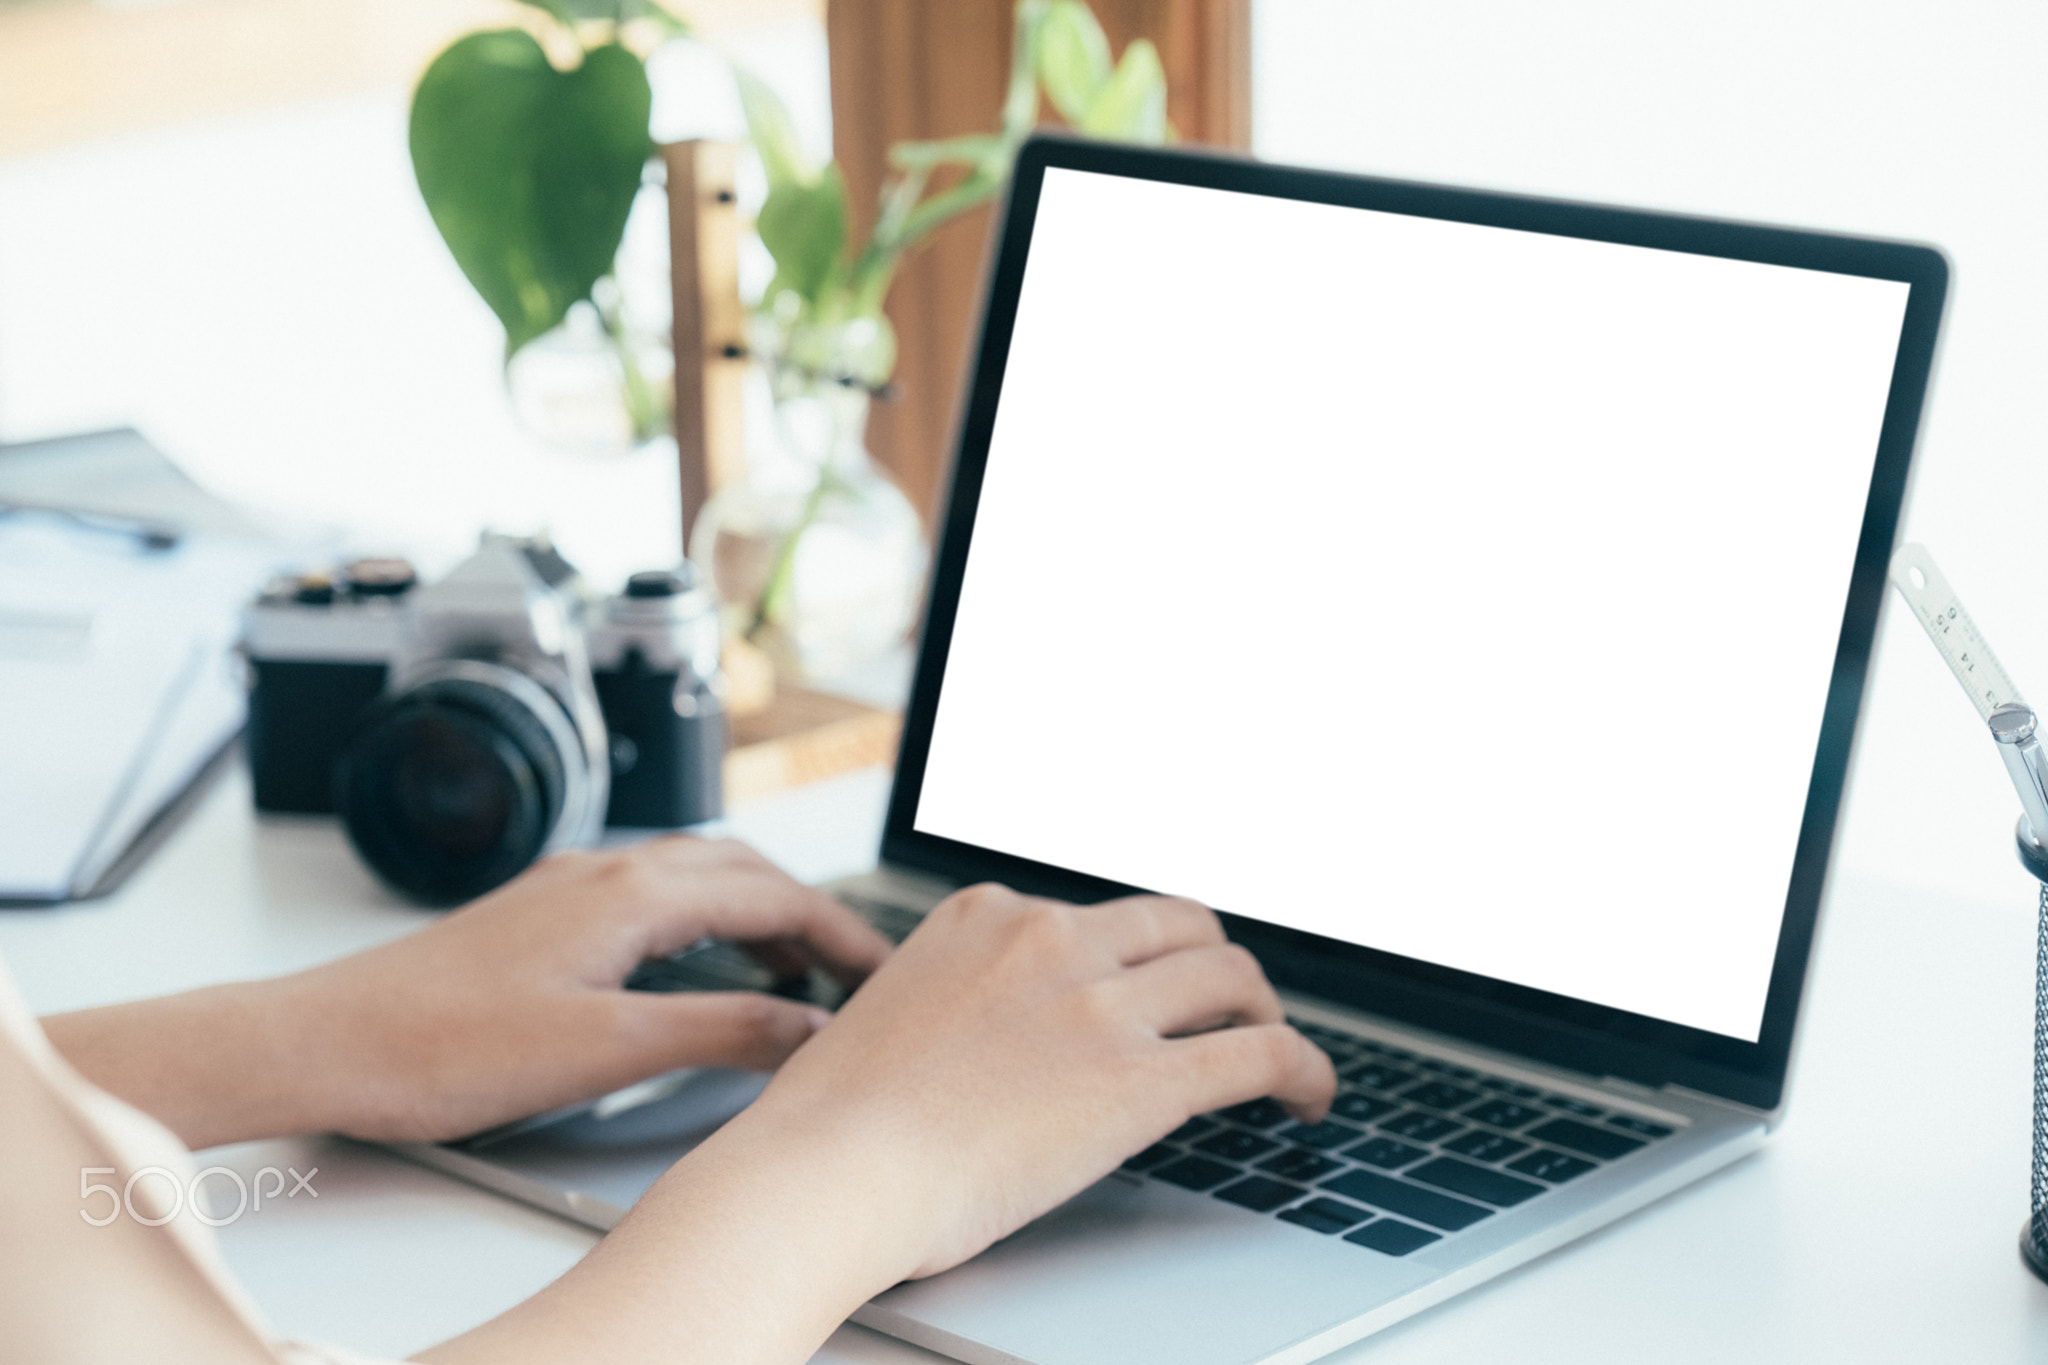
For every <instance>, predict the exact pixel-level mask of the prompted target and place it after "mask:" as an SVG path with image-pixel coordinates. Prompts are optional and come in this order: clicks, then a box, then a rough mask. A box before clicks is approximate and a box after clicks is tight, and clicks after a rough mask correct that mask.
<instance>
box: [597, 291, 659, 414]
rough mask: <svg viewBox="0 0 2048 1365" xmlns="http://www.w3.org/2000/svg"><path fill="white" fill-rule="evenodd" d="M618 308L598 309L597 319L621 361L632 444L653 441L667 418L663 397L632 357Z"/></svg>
mask: <svg viewBox="0 0 2048 1365" xmlns="http://www.w3.org/2000/svg"><path fill="white" fill-rule="evenodd" d="M619 312H620V310H619V309H618V308H616V307H612V308H606V307H605V306H603V305H602V304H599V305H598V309H597V317H598V321H599V323H600V324H601V325H602V326H603V327H604V334H605V335H606V336H607V337H609V338H611V343H612V350H613V351H614V352H616V353H617V355H618V357H619V371H620V375H621V377H622V378H623V379H624V381H625V386H626V419H627V420H628V421H629V422H631V423H632V424H633V443H634V444H635V445H638V444H639V443H640V442H642V441H647V440H651V439H653V438H654V437H656V436H659V435H660V434H661V430H662V427H663V426H664V425H665V423H666V419H667V416H668V414H667V413H666V412H665V411H664V410H663V404H662V401H661V395H660V394H658V393H656V392H655V391H654V386H653V385H652V384H650V383H648V382H647V375H646V374H645V373H644V372H643V371H642V370H641V368H640V358H639V357H638V356H636V355H634V354H633V343H632V341H631V339H630V338H628V337H627V335H626V326H625V322H624V320H623V319H622V318H621V317H620V315H619Z"/></svg>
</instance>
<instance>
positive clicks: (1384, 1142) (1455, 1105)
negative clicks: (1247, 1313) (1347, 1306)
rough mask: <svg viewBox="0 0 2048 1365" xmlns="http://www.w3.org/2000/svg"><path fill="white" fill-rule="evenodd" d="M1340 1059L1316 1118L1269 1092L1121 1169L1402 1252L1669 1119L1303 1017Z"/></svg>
mask: <svg viewBox="0 0 2048 1365" xmlns="http://www.w3.org/2000/svg"><path fill="white" fill-rule="evenodd" d="M1294 1026H1295V1027H1296V1028H1298V1029H1300V1030H1301V1031H1302V1033H1304V1034H1306V1035H1307V1036H1308V1037H1309V1038H1310V1039H1311V1040H1313V1041H1314V1042H1315V1043H1316V1045H1317V1046H1319V1047H1321V1048H1322V1049H1323V1051H1325V1052H1327V1053H1329V1054H1330V1059H1331V1060H1332V1061H1333V1062H1335V1063H1336V1065H1337V1076H1338V1081H1339V1086H1338V1091H1337V1098H1336V1100H1335V1101H1334V1102H1333V1103H1332V1104H1331V1106H1330V1115H1329V1117H1328V1118H1326V1119H1324V1120H1323V1121H1322V1122H1321V1123H1296V1122H1294V1121H1293V1120H1291V1119H1289V1118H1288V1117H1287V1112H1286V1111H1285V1110H1283V1109H1282V1108H1281V1107H1280V1106H1279V1105H1278V1104H1276V1103H1274V1102H1273V1101H1272V1100H1252V1101H1251V1102H1249V1103H1247V1104H1238V1105H1233V1106H1231V1107H1230V1108H1228V1109H1222V1110H1218V1111H1217V1112H1216V1113H1213V1114H1204V1115H1202V1116H1201V1117H1199V1118H1192V1119H1189V1120H1188V1121H1187V1122H1186V1123H1184V1124H1182V1125H1181V1126H1180V1128H1178V1129H1177V1130H1175V1131H1174V1132H1172V1133H1170V1134H1168V1135H1167V1136H1166V1138H1165V1139H1164V1140H1163V1141H1160V1142H1157V1143H1154V1144H1153V1145H1152V1146H1150V1147H1147V1148H1146V1149H1145V1150H1144V1151H1142V1152H1140V1153H1138V1154H1137V1155H1136V1156H1134V1157H1132V1158H1131V1159H1130V1160H1129V1161H1126V1162H1125V1163H1124V1169H1125V1170H1126V1171H1130V1172H1133V1173H1135V1174H1139V1175H1143V1176H1144V1177H1146V1178H1148V1179H1151V1180H1162V1181H1165V1182H1166V1183H1168V1184H1170V1185H1179V1186H1181V1187H1182V1188H1183V1189H1189V1190H1197V1191H1206V1192H1207V1193H1209V1194H1211V1195H1214V1196H1215V1197H1216V1198H1218V1199H1222V1200H1225V1201H1227V1202H1229V1203H1232V1204H1236V1205H1239V1206H1240V1207H1243V1208H1247V1209H1250V1210H1251V1211H1252V1212H1254V1213H1267V1214H1272V1215H1273V1216H1275V1217H1277V1218H1280V1219H1282V1220H1284V1221H1286V1222H1289V1223H1292V1224H1294V1225H1295V1226H1296V1227H1301V1228H1306V1229H1308V1230H1309V1231H1310V1232H1314V1233H1320V1234H1321V1235H1323V1236H1326V1237H1341V1238H1342V1239H1343V1240H1344V1241H1346V1242H1349V1243H1352V1244H1353V1245H1356V1246H1362V1247H1367V1248H1369V1249H1371V1250H1373V1251H1377V1252H1380V1253H1382V1254H1384V1255H1388V1256H1406V1255H1407V1254H1408V1253H1409V1252H1411V1251H1417V1250H1419V1249H1421V1248H1423V1247H1426V1246H1428V1245H1429V1244H1430V1243H1432V1242H1436V1241H1439V1240H1441V1239H1442V1238H1444V1237H1446V1236H1448V1235H1449V1234H1451V1233H1454V1232H1460V1231H1463V1230H1464V1229H1466V1228H1469V1227H1472V1226H1474V1225H1475V1224H1478V1223H1481V1222H1484V1221H1485V1220H1486V1219H1488V1218H1491V1217H1492V1216H1493V1215H1494V1214H1496V1213H1498V1212H1499V1211H1500V1210H1502V1209H1510V1208H1514V1207H1516V1206H1518V1205H1521V1204H1524V1203H1527V1202H1528V1201H1529V1200H1531V1199H1535V1198H1537V1197H1539V1196H1541V1195H1543V1194H1545V1193H1547V1192H1548V1191H1550V1190H1552V1189H1554V1188H1556V1187H1557V1186H1559V1185H1562V1184H1564V1183H1565V1182H1567V1181H1570V1180H1576V1179H1578V1178H1579V1177H1580V1176H1582V1175H1584V1174H1586V1173H1587V1172H1588V1171H1592V1170H1597V1169H1598V1168H1599V1167H1600V1166H1601V1165H1602V1164H1603V1163H1605V1162H1609V1161H1617V1160H1619V1159H1621V1158H1622V1157H1625V1156H1628V1155H1630V1154H1631V1153H1634V1152H1639V1151H1641V1150H1642V1149H1643V1148H1644V1147H1647V1146H1648V1145H1650V1144H1651V1143H1653V1142H1655V1141H1657V1140H1658V1139H1659V1138H1666V1137H1669V1136H1671V1129H1669V1128H1666V1127H1664V1126H1663V1125H1662V1124H1657V1123H1651V1122H1649V1121H1647V1120H1645V1119H1641V1118H1637V1117H1635V1116H1634V1115H1632V1114H1622V1113H1616V1112H1613V1111H1611V1110H1608V1109H1605V1108H1602V1107H1601V1106H1599V1105H1596V1104H1590V1103H1588V1102H1586V1101H1584V1100H1581V1099H1578V1098H1576V1097H1574V1096H1570V1095H1557V1094H1552V1093H1550V1092H1548V1091H1545V1090H1541V1089H1539V1088H1537V1087H1536V1086H1533V1085H1524V1084H1522V1083H1520V1082H1518V1081H1511V1080H1509V1079H1507V1078H1506V1077H1504V1076H1490V1075H1487V1074H1486V1073H1485V1072H1482V1071H1476V1070H1474V1069H1473V1068H1471V1067H1466V1066H1458V1065H1456V1064H1454V1063H1451V1062H1446V1061H1442V1060H1440V1059H1437V1058H1434V1057H1425V1056H1423V1055H1421V1054H1420V1053H1416V1052H1411V1051H1409V1050H1407V1049H1405V1048H1399V1047H1394V1046H1392V1045H1390V1044H1386V1043H1379V1042H1374V1041H1373V1040H1371V1039H1368V1038H1360V1037H1357V1036H1355V1035H1353V1034H1349V1033H1345V1032H1342V1031H1341V1030H1338V1029H1332V1028H1325V1027H1323V1026H1322V1025H1319V1024H1309V1023H1304V1022H1302V1021H1301V1020H1295V1021H1294Z"/></svg>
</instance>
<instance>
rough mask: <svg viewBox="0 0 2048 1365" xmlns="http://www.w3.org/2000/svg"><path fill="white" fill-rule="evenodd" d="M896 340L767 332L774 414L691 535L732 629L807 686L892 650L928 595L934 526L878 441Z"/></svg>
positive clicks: (871, 333) (857, 331)
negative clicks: (875, 421) (878, 414)
mask: <svg viewBox="0 0 2048 1365" xmlns="http://www.w3.org/2000/svg"><path fill="white" fill-rule="evenodd" d="M878 328H879V329H880V331H879V333H878ZM887 340H888V339H887V337H886V324H881V323H879V321H878V320H875V319H856V320H854V321H853V322H849V323H844V324H840V325H839V326H837V327H834V328H831V329H817V330H816V331H815V332H813V331H809V330H806V331H805V332H804V333H801V334H798V335H794V336H792V335H791V334H790V332H789V331H788V329H779V330H778V329H776V328H775V327H774V325H773V323H772V321H771V322H768V323H765V324H764V325H763V326H761V327H758V328H757V329H756V343H757V349H756V354H757V355H760V354H764V351H765V352H766V354H765V357H764V368H765V369H766V372H767V375H768V381H769V385H768V387H769V393H770V406H771V412H772V419H771V420H770V421H769V422H768V423H767V426H768V430H767V431H766V432H750V433H749V439H748V442H747V470H746V475H745V477H744V478H742V479H741V480H740V481H739V482H737V483H735V484H733V485H731V486H729V487H727V488H724V489H722V490H720V491H719V493H718V494H717V495H716V496H714V497H713V498H712V499H711V500H710V502H708V503H707V504H706V505H705V507H704V510H703V512H702V513H701V514H700V515H699V516H698V518H697V524H696V526H695V527H694V528H693V529H692V531H691V534H690V557H691V558H692V559H694V560H696V561H697V563H698V564H699V565H701V566H703V567H704V568H706V569H707V570H708V571H709V572H710V575H711V579H712V584H713V587H714V589H715V591H716V592H717V594H718V598H719V601H720V603H721V606H722V609H723V611H724V613H725V619H726V628H727V630H728V632H730V633H731V634H734V635H738V636H740V637H742V638H745V639H747V640H749V641H751V642H752V643H754V644H755V645H757V646H759V647H760V648H762V649H763V650H765V651H766V652H767V653H768V654H769V656H770V657H771V658H773V659H774V660H775V663H776V666H777V669H778V670H779V671H781V672H782V673H784V674H785V675H786V676H791V677H794V678H796V679H801V680H807V681H811V682H829V681H830V680H831V679H833V678H834V677H838V676H845V675H850V674H852V673H855V672H856V671H858V670H860V669H861V668H862V667H863V666H865V665H867V664H870V663H872V662H873V661H875V660H876V659H878V658H880V657H881V656H882V655H884V654H886V653H888V652H889V651H890V650H891V649H893V648H895V647H896V646H897V645H898V644H900V643H901V642H902V641H903V640H904V639H905V638H906V636H907V635H908V633H909V631H910V628H911V625H912V624H913V622H914V620H915V618H916V613H917V607H918V603H919V601H920V599H921V597H922V593H923V587H924V573H925V567H926V561H927V554H926V549H925V540H924V526H923V523H922V522H921V521H920V520H919V518H918V515H917V511H916V509H915V508H913V507H912V506H911V505H910V500H909V499H908V498H906V497H904V496H903V493H902V491H901V490H900V489H898V488H897V487H896V485H895V484H894V483H892V482H890V480H889V479H888V477H887V476H886V475H884V474H883V473H882V472H881V470H880V469H879V468H877V467H876V465H875V462H874V459H873V458H872V457H871V456H870V455H869V454H868V452H867V447H866V444H865V440H864V433H865V432H866V430H867V416H868V405H869V402H870V400H871V397H872V394H871V384H872V383H873V380H872V375H873V374H874V373H875V371H876V368H877V364H876V362H877V360H878V359H880V357H881V355H882V354H883V352H882V348H883V347H884V346H886V343H887ZM768 348H774V349H772V350H771V349H768ZM887 350H888V351H893V346H888V347H887ZM889 358H893V357H889ZM884 372H886V370H884ZM764 438H766V439H764Z"/></svg>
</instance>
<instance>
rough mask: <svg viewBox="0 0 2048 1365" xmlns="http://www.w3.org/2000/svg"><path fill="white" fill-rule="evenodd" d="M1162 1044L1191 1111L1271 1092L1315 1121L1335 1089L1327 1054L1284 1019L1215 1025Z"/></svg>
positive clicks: (1307, 1119)
mask: <svg viewBox="0 0 2048 1365" xmlns="http://www.w3.org/2000/svg"><path fill="white" fill-rule="evenodd" d="M1166 1046H1167V1047H1168V1048H1170V1049H1171V1050H1172V1054H1173V1055H1174V1056H1175V1057H1176V1058H1177V1059H1178V1060H1179V1061H1180V1063H1181V1065H1182V1068H1183V1073H1182V1074H1183V1075H1184V1077H1185V1084H1186V1087H1187V1088H1186V1090H1185V1091H1184V1096H1185V1098H1186V1100H1187V1104H1188V1112H1189V1113H1191V1114H1206V1113H1208V1112H1209V1111H1210V1110H1212V1109H1221V1108H1223V1107H1224V1106H1225V1105H1228V1104H1238V1103H1241V1102H1242V1101H1244V1100H1253V1099H1257V1098H1259V1097H1260V1096H1261V1095H1270V1096H1272V1097H1273V1098H1274V1099H1276V1100H1278V1101H1280V1103H1281V1104H1282V1105H1284V1106H1285V1107H1286V1109H1287V1112H1288V1113H1290V1114H1292V1115H1294V1117H1295V1118H1297V1119H1300V1120H1301V1121H1302V1122H1303V1123H1315V1122H1318V1121H1320V1120H1321V1119H1322V1117H1323V1116H1324V1115H1325V1114H1327V1113H1328V1112H1329V1110H1330V1100H1331V1099H1332V1098H1333V1097H1334V1096H1335V1095H1336V1093H1337V1069H1336V1068H1335V1067H1334V1066H1332V1065H1331V1064H1330V1058H1329V1054H1327V1053H1325V1052H1324V1051H1323V1050H1322V1049H1321V1048H1319V1047H1317V1046H1316V1045H1315V1044H1314V1043H1311V1042H1310V1041H1309V1040H1308V1039H1306V1038H1304V1037H1302V1036H1301V1035H1300V1034H1299V1033H1296V1032H1295V1031H1294V1030H1293V1029H1292V1028H1290V1027H1289V1026H1288V1025H1286V1024H1256V1025H1252V1026H1250V1027H1246V1028H1226V1029H1217V1030H1216V1031H1215V1032H1213V1033H1202V1034H1197V1035H1195V1036H1194V1037H1191V1038H1176V1039H1173V1040H1171V1041H1169V1042H1168V1043H1167V1044H1166Z"/></svg>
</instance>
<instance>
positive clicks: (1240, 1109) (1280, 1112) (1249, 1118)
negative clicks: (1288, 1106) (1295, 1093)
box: [1216, 1100, 1287, 1128]
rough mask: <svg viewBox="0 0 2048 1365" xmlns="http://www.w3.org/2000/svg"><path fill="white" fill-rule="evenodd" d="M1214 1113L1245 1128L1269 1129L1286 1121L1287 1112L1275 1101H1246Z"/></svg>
mask: <svg viewBox="0 0 2048 1365" xmlns="http://www.w3.org/2000/svg"><path fill="white" fill-rule="evenodd" d="M1216 1112H1217V1113H1219V1114H1221V1115H1223V1117H1224V1118H1227V1119H1229V1120H1230V1121H1231V1122H1232V1123H1241V1124H1243V1125H1244V1126H1245V1127H1247V1128H1271V1127H1273V1126H1275V1125H1276V1124H1279V1123H1283V1122H1285V1121H1286V1119H1287V1111H1286V1110H1285V1109H1282V1108H1281V1107H1280V1105H1279V1103H1278V1102H1277V1101H1275V1100H1247V1101H1245V1102H1244V1103H1243V1104H1233V1105H1231V1106H1230V1107H1229V1108H1228V1109H1219V1110H1217V1111H1216Z"/></svg>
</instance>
